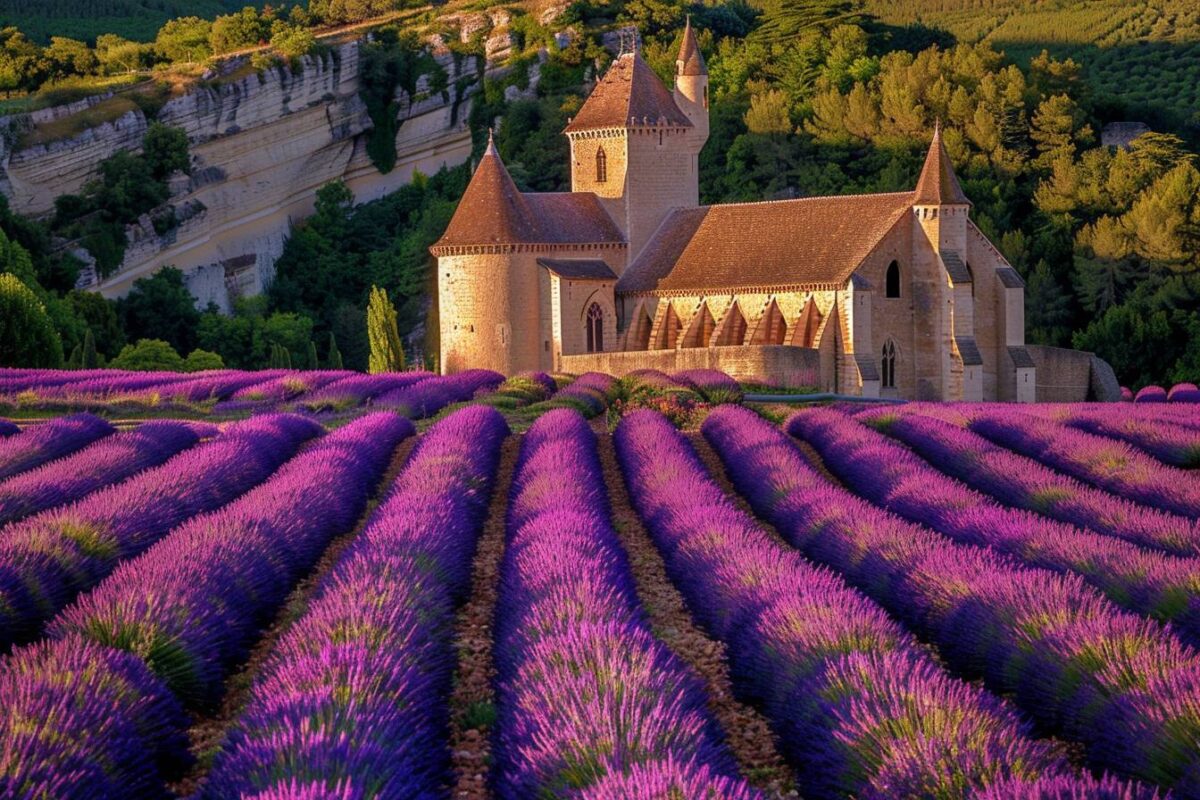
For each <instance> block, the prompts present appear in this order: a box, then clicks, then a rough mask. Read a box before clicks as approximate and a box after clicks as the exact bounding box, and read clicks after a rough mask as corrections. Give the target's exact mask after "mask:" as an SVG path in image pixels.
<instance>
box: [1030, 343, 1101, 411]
mask: <svg viewBox="0 0 1200 800" xmlns="http://www.w3.org/2000/svg"><path fill="white" fill-rule="evenodd" d="M1025 349H1026V350H1028V351H1029V355H1030V357H1031V358H1033V363H1034V365H1035V366H1036V368H1037V369H1036V372H1035V377H1036V381H1037V395H1036V398H1037V402H1039V403H1082V402H1085V401H1088V400H1098V401H1102V402H1112V401H1116V400H1120V399H1121V392H1120V387H1119V386H1117V383H1116V378H1115V377H1113V375H1112V367H1109V366H1108V364H1107V363H1105V362H1104V361H1103V360H1101V359H1100V358H1098V357H1097V356H1096V355H1095V354H1094V353H1088V352H1086V351H1084V350H1068V349H1067V348H1064V347H1048V346H1045V345H1032V344H1031V345H1026V346H1025Z"/></svg>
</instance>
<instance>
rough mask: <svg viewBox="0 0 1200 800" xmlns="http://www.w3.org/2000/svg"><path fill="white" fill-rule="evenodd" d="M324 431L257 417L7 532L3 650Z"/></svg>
mask: <svg viewBox="0 0 1200 800" xmlns="http://www.w3.org/2000/svg"><path fill="white" fill-rule="evenodd" d="M319 433H321V426H320V425H318V424H317V423H315V422H313V421H311V420H308V419H305V418H303V417H298V416H295V415H291V414H267V415H263V416H259V417H252V418H251V419H249V420H246V421H245V422H240V423H237V424H236V425H231V426H229V427H228V428H227V429H226V431H225V432H224V433H223V434H221V435H220V436H219V437H217V438H216V439H214V440H212V441H210V442H206V443H204V444H200V445H197V446H196V447H193V448H191V449H190V450H185V451H184V452H182V453H180V454H179V455H177V456H174V457H173V458H171V459H169V460H167V461H166V462H165V463H163V464H162V465H160V466H158V467H154V468H152V469H148V470H145V471H143V472H141V473H139V474H138V475H136V476H135V477H133V478H131V479H129V480H127V481H125V482H124V483H121V484H118V485H116V486H111V487H109V488H107V489H101V490H100V491H97V492H93V493H92V494H90V495H88V496H87V497H85V498H83V499H82V500H80V501H79V502H76V503H73V504H71V505H69V506H65V507H63V508H61V509H53V510H50V511H45V512H42V513H41V514H37V515H34V516H32V517H29V518H27V519H24V520H21V521H20V522H17V523H14V524H13V525H11V526H9V527H8V528H6V529H5V531H4V535H3V537H0V648H3V649H7V648H8V647H9V646H10V645H12V644H13V643H14V642H19V641H24V640H27V639H28V638H30V637H32V636H34V635H36V634H37V632H38V630H39V629H40V627H41V625H42V623H43V622H45V621H46V620H47V619H49V618H50V617H52V616H53V615H54V614H56V613H57V612H58V611H59V610H61V609H62V608H64V607H65V606H66V605H67V604H68V603H70V602H71V601H72V600H73V599H74V598H75V596H76V595H77V594H78V593H80V592H82V591H86V590H87V589H90V588H91V587H93V586H95V585H96V584H97V583H99V582H100V581H101V580H102V579H103V578H104V577H106V576H107V575H108V574H109V573H110V572H112V570H113V568H114V567H115V566H116V565H117V564H118V563H119V562H120V561H122V560H124V559H127V558H131V557H133V556H135V555H138V554H139V553H141V552H142V551H144V550H145V549H146V548H147V547H149V546H150V545H152V544H154V543H155V542H156V541H158V540H159V539H161V538H162V537H163V536H165V535H166V533H167V532H168V531H169V530H171V528H173V527H175V526H176V525H178V524H180V523H181V522H183V521H184V520H186V519H188V518H189V517H192V516H195V515H196V514H199V513H202V512H204V511H211V510H213V509H216V508H219V507H220V506H222V505H224V504H225V503H228V502H229V501H231V500H233V499H234V498H235V497H237V496H238V495H240V494H242V493H244V492H246V491H247V490H248V489H251V488H253V487H254V486H256V485H258V484H259V483H261V482H262V481H263V480H264V479H266V478H267V476H269V475H270V474H271V473H272V472H274V471H275V469H276V468H277V467H278V466H279V465H280V464H282V463H283V462H284V461H286V460H287V459H288V458H289V457H291V455H292V454H293V453H295V452H296V450H297V449H298V448H299V447H300V445H301V444H302V443H304V442H305V441H307V440H308V439H311V438H312V437H314V436H316V435H317V434H319Z"/></svg>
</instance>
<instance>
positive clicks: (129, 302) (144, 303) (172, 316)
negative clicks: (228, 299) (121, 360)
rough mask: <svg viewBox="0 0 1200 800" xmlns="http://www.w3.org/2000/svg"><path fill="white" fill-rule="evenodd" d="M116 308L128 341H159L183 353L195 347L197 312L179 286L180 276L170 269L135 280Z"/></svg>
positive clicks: (188, 296)
mask: <svg viewBox="0 0 1200 800" xmlns="http://www.w3.org/2000/svg"><path fill="white" fill-rule="evenodd" d="M118 309H119V310H120V314H121V318H122V319H123V320H124V324H125V331H126V334H127V336H128V337H129V338H130V339H133V340H139V339H153V338H161V339H163V340H165V341H166V342H167V343H168V344H170V345H171V347H172V348H174V349H176V350H182V351H185V352H190V351H191V350H192V349H193V348H194V347H195V345H196V329H197V326H198V325H199V323H200V312H199V311H197V310H196V301H195V300H194V299H193V298H192V295H191V293H190V292H189V291H188V289H187V286H185V285H184V283H183V273H182V272H180V271H179V270H178V269H175V268H174V267H164V268H163V269H160V270H159V271H158V272H156V273H154V274H153V275H151V276H149V277H146V278H138V279H137V280H136V281H134V282H133V288H132V289H131V290H130V292H129V294H128V295H126V296H125V297H124V299H122V300H120V301H119V302H118ZM122 352H123V351H122Z"/></svg>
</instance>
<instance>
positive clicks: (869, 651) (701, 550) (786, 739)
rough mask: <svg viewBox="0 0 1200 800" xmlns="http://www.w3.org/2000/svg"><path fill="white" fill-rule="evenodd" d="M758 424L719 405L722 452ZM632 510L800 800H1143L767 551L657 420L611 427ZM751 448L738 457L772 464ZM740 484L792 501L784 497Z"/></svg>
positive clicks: (792, 560)
mask: <svg viewBox="0 0 1200 800" xmlns="http://www.w3.org/2000/svg"><path fill="white" fill-rule="evenodd" d="M755 425H762V426H764V427H766V428H767V430H768V431H769V432H772V433H773V431H771V429H770V428H769V426H767V425H766V423H763V422H761V421H760V420H759V419H758V418H757V417H756V416H755V415H753V414H752V413H750V412H747V411H744V410H742V409H737V408H733V407H726V408H723V409H719V410H717V411H715V412H713V414H712V415H711V416H710V417H709V422H708V423H706V432H707V433H709V434H710V435H712V436H713V438H714V439H716V440H720V441H722V442H723V443H725V444H726V445H727V446H735V445H736V444H737V443H738V439H739V437H743V436H744V435H743V434H742V433H741V432H740V431H739V428H745V429H746V430H747V431H749V432H750V433H754V432H756V430H757V429H756V428H754V426H755ZM616 444H617V449H618V453H619V456H620V459H621V462H622V464H623V467H624V470H625V477H626V481H627V483H628V485H629V490H630V493H631V495H632V496H633V499H634V503H635V506H636V507H637V509H638V511H639V513H640V514H641V516H642V518H643V519H644V520H645V521H646V522H647V525H648V527H649V528H650V531H651V535H652V536H653V537H654V539H655V541H656V543H657V544H658V546H659V548H660V549H661V551H662V552H663V554H664V556H665V559H666V565H667V570H668V573H669V574H670V576H671V578H672V579H673V580H674V581H675V583H676V585H677V586H678V587H679V589H680V590H681V592H682V593H683V595H684V597H685V598H686V600H687V601H688V603H689V605H690V606H691V610H692V612H693V614H694V615H695V616H696V617H697V618H698V620H699V621H700V622H701V623H702V624H703V625H704V626H705V627H706V628H707V629H708V630H709V631H710V632H711V633H712V634H713V635H714V636H716V637H717V638H719V639H721V640H722V641H724V642H725V643H726V644H727V646H728V648H729V655H730V659H731V669H732V672H733V677H734V684H735V688H736V689H737V690H738V691H739V692H740V693H741V694H742V695H744V696H745V697H746V698H747V699H749V700H752V701H754V702H756V703H758V704H760V705H761V707H762V708H763V709H764V710H765V712H766V714H767V716H768V718H769V719H770V721H771V723H772V725H773V726H774V728H775V730H776V732H777V734H778V736H779V740H780V742H781V744H782V746H783V748H784V751H785V755H787V756H788V757H789V758H790V759H791V760H792V761H793V762H794V763H796V764H797V765H798V767H799V769H798V775H799V778H800V780H801V782H802V784H803V786H802V791H803V793H804V794H805V796H813V797H845V796H856V797H870V798H884V797H930V796H935V797H936V796H952V797H960V796H977V797H988V798H1001V797H1042V796H1056V797H1058V796H1062V797H1066V796H1079V797H1083V796H1088V797H1102V796H1104V797H1123V798H1133V797H1149V796H1153V794H1154V793H1153V791H1152V790H1149V789H1143V788H1141V787H1137V786H1131V785H1125V784H1121V783H1120V782H1118V781H1115V780H1113V779H1110V778H1106V779H1104V780H1103V781H1100V782H1097V781H1095V780H1094V779H1092V778H1090V777H1088V776H1078V775H1076V774H1075V773H1074V771H1073V770H1072V769H1071V768H1070V766H1069V764H1068V762H1067V760H1066V758H1065V757H1064V756H1063V754H1062V753H1061V752H1060V751H1058V750H1057V749H1056V748H1055V747H1053V746H1051V745H1049V744H1047V743H1045V742H1042V741H1038V740H1036V739H1034V738H1032V734H1031V731H1030V729H1029V728H1028V726H1027V725H1026V724H1025V723H1024V722H1022V721H1021V719H1020V718H1019V716H1018V715H1017V713H1016V712H1015V711H1014V710H1013V709H1011V708H1010V707H1009V706H1008V705H1007V704H1006V703H1005V702H1003V701H1001V700H999V699H998V698H996V697H994V696H992V695H990V694H988V693H986V692H984V691H983V690H981V689H978V688H975V687H973V686H971V685H970V684H967V683H964V682H961V681H959V680H956V679H955V678H953V677H951V676H950V675H948V674H947V673H945V672H944V671H943V670H942V668H941V667H939V666H938V664H937V663H936V662H934V661H933V660H932V659H930V658H929V656H928V655H927V653H926V651H925V649H924V648H923V647H922V645H921V644H920V643H918V642H917V640H916V639H915V638H913V637H912V636H911V634H909V633H907V632H906V631H905V630H904V629H903V628H901V627H900V626H899V625H898V624H897V623H896V622H895V621H893V620H892V619H890V618H889V617H888V615H887V613H885V611H884V610H883V609H882V608H880V607H879V606H878V605H876V604H875V603H873V602H871V601H870V600H868V599H867V598H865V597H863V596H862V595H861V594H859V593H858V592H855V591H854V590H852V589H850V588H849V587H848V586H846V585H845V584H844V583H843V582H842V581H841V580H840V579H839V578H837V577H835V576H834V575H833V574H831V573H829V572H827V571H824V570H821V569H818V568H816V567H814V566H812V565H811V564H810V563H808V562H807V561H805V560H804V559H803V558H802V557H801V556H800V555H799V554H797V553H796V552H795V551H793V550H790V549H788V548H787V547H785V546H783V545H782V544H780V543H777V542H776V541H775V540H773V539H772V538H771V537H770V536H769V535H768V534H767V533H766V532H764V531H763V530H762V529H761V528H759V527H758V526H757V525H756V524H755V522H754V520H753V519H752V518H750V517H748V516H747V515H746V514H744V513H743V512H741V511H740V510H739V509H737V507H736V506H734V505H733V504H732V503H731V502H730V501H729V500H728V499H727V498H726V497H725V495H724V493H723V492H722V490H721V489H720V487H719V486H717V484H716V483H714V482H713V480H712V479H711V478H710V477H709V475H708V472H707V470H706V469H705V467H704V466H703V464H702V463H701V462H700V460H699V459H698V458H697V456H696V455H695V453H694V452H692V451H691V449H690V448H689V446H688V444H687V443H686V441H685V440H684V439H683V438H682V436H681V435H680V434H679V433H678V432H677V431H676V430H675V429H674V427H673V426H672V425H670V423H669V422H667V420H666V419H665V418H663V417H662V416H660V415H658V414H654V413H652V412H647V411H639V412H635V413H633V414H631V415H629V416H627V417H626V418H625V419H624V420H623V421H622V422H621V424H620V425H619V427H618V428H617V432H616ZM771 445H772V443H771V442H769V441H767V440H763V439H762V437H759V441H756V442H754V443H753V446H747V447H746V448H745V452H747V453H748V454H749V456H750V458H753V459H758V458H762V457H764V456H765V457H767V458H768V459H769V458H770V455H769V454H770V452H771V449H772V447H771ZM764 478H767V476H765V475H758V476H756V480H755V481H747V484H751V483H752V484H753V485H754V486H755V487H757V490H758V491H759V492H760V494H761V496H764V497H768V498H770V499H771V500H772V501H775V502H781V503H786V504H787V505H789V506H790V505H792V504H795V503H799V502H803V501H802V499H801V498H800V497H796V496H795V494H796V493H791V492H785V491H780V489H781V487H780V486H778V484H777V483H776V484H775V485H772V486H769V487H768V486H767V485H766V483H767V481H766V480H764Z"/></svg>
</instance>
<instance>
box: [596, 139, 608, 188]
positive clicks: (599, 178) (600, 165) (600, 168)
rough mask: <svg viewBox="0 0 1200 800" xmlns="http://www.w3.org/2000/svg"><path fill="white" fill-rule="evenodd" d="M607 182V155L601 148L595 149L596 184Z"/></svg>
mask: <svg viewBox="0 0 1200 800" xmlns="http://www.w3.org/2000/svg"><path fill="white" fill-rule="evenodd" d="M606 180H608V155H607V154H606V153H605V152H604V148H603V147H598V148H596V183H604V182H605V181H606Z"/></svg>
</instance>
